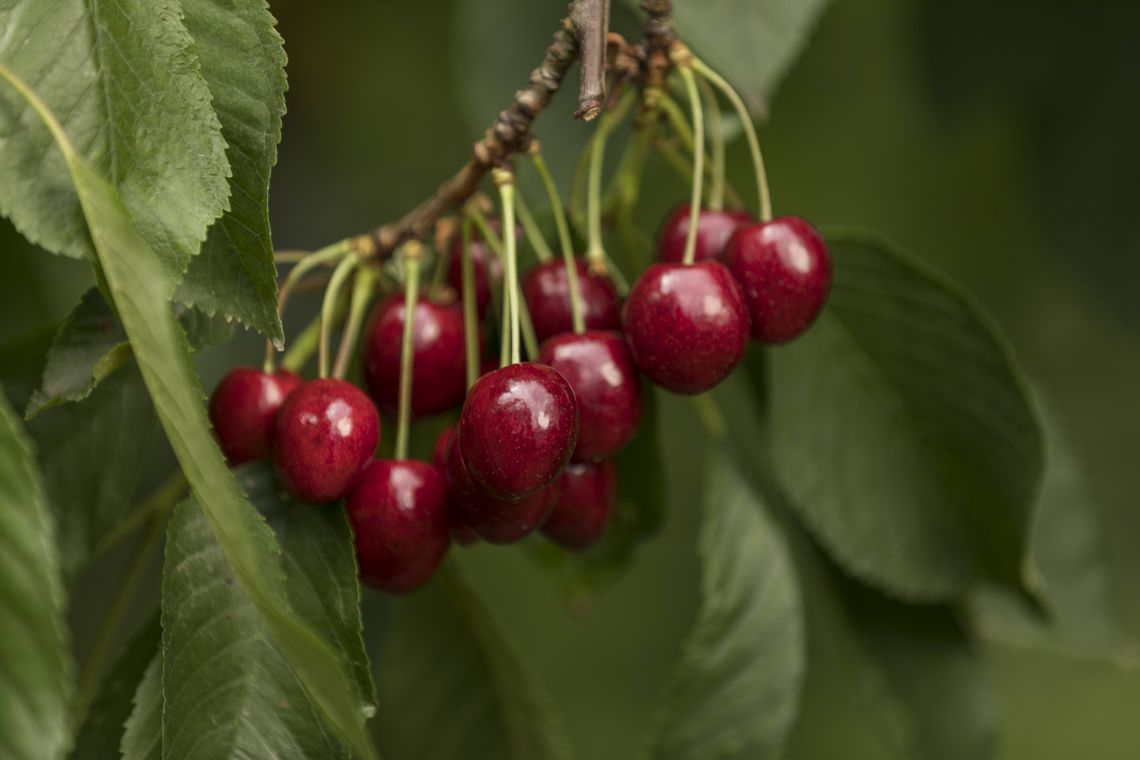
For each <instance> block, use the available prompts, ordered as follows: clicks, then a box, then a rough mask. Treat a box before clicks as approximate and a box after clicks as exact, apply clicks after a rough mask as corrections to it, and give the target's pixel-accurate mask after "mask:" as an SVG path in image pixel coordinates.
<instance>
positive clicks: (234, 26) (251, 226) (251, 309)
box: [177, 0, 285, 342]
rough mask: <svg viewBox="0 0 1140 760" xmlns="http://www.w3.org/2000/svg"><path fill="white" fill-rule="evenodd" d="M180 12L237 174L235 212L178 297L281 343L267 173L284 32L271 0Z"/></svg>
mask: <svg viewBox="0 0 1140 760" xmlns="http://www.w3.org/2000/svg"><path fill="white" fill-rule="evenodd" d="M182 10H183V13H184V14H185V21H186V29H187V30H188V31H189V32H190V36H191V37H193V38H194V50H195V52H196V53H197V54H198V59H199V60H200V61H201V63H202V75H203V76H204V77H205V79H206V83H207V84H208V85H209V87H210V94H211V95H212V96H213V104H214V108H215V110H216V111H217V114H218V118H219V119H220V120H221V122H222V136H223V137H225V140H226V144H227V146H228V147H227V149H226V156H227V158H228V159H229V162H230V167H231V168H232V170H233V176H232V177H231V178H230V190H231V192H230V209H229V210H228V211H227V212H226V213H225V215H223V216H222V218H221V219H219V220H218V221H217V222H215V223H214V225H213V227H211V228H210V232H209V234H208V236H207V237H206V242H205V243H204V244H203V245H202V252H201V253H200V254H199V256H198V257H197V258H196V259H194V261H193V262H191V264H190V269H189V271H187V273H186V277H185V278H184V279H183V281H182V284H181V285H180V287H179V290H178V294H177V297H178V299H179V300H180V301H183V302H185V303H191V304H194V305H195V306H198V307H199V308H201V309H203V310H205V311H206V312H207V313H210V314H214V313H220V314H223V315H225V316H226V317H228V318H232V319H236V320H238V321H240V322H241V323H243V324H245V325H247V326H249V327H252V328H254V329H256V330H258V331H259V332H261V333H264V334H265V335H267V336H269V337H270V338H272V339H273V340H275V341H278V342H281V341H284V339H285V336H284V333H283V332H282V328H281V320H280V318H279V316H278V314H277V267H276V265H275V264H274V262H273V243H272V241H271V239H270V234H269V173H270V171H271V170H272V168H273V165H274V164H275V163H277V143H278V142H280V140H281V117H282V115H283V114H284V113H285V51H284V49H283V48H282V46H281V45H282V42H281V37H280V35H278V34H277V31H276V29H274V19H273V16H272V15H271V14H270V13H269V11H268V9H267V8H266V5H265V2H264V0H183V2H182ZM235 50H240V51H241V55H240V56H235V55H234V51H235Z"/></svg>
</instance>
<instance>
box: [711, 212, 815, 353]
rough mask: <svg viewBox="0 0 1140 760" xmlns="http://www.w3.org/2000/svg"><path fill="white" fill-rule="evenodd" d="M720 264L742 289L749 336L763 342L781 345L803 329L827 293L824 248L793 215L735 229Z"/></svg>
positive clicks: (801, 220) (812, 317)
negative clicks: (729, 272) (748, 322)
mask: <svg viewBox="0 0 1140 760" xmlns="http://www.w3.org/2000/svg"><path fill="white" fill-rule="evenodd" d="M725 261H726V263H727V264H728V267H729V269H731V270H732V274H733V276H734V277H736V279H737V280H738V281H739V282H740V285H741V287H742V288H743V289H744V298H745V300H746V301H747V302H748V310H749V312H751V314H752V337H753V338H755V339H756V340H759V341H763V342H764V343H784V342H786V341H789V340H791V339H792V338H795V337H796V336H797V335H799V334H800V333H802V332H803V331H804V330H806V329H807V328H808V326H809V325H811V323H812V322H813V321H815V318H816V317H817V316H819V312H820V311H821V310H822V309H823V304H824V301H826V300H827V292H828V290H830V288H831V259H830V258H829V257H828V255H827V246H826V245H825V244H824V242H823V238H822V237H820V235H819V233H818V232H817V231H816V229H815V227H812V226H811V224H809V223H808V222H807V221H805V220H803V219H801V218H799V217H798V216H780V217H776V218H775V219H773V220H772V221H770V222H766V223H764V224H750V225H748V226H746V227H741V228H740V229H739V230H737V231H736V234H735V235H733V236H732V239H731V240H729V242H728V250H727V253H726V256H725Z"/></svg>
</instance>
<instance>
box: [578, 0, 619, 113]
mask: <svg viewBox="0 0 1140 760" xmlns="http://www.w3.org/2000/svg"><path fill="white" fill-rule="evenodd" d="M570 24H571V25H572V26H573V27H574V35H575V36H576V37H577V38H578V44H579V46H580V48H581V63H580V64H579V71H580V76H581V83H580V84H579V86H578V110H577V111H576V112H575V113H574V117H575V118H578V119H582V120H583V121H590V120H591V119H593V118H594V117H596V116H597V115H598V114H599V113H600V112H601V110H602V103H603V102H604V101H605V99H606V36H607V34H608V33H609V25H610V2H609V0H585V2H580V3H574V4H573V5H571V6H570Z"/></svg>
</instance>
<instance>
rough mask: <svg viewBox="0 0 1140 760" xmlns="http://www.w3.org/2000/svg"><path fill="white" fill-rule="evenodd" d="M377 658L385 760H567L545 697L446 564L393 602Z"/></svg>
mask: <svg viewBox="0 0 1140 760" xmlns="http://www.w3.org/2000/svg"><path fill="white" fill-rule="evenodd" d="M377 661H378V662H380V663H382V665H381V666H380V667H379V668H378V670H377V673H376V677H377V682H378V686H379V692H380V703H381V706H382V707H384V708H386V709H381V710H380V712H379V714H378V715H377V718H376V723H375V725H374V732H375V735H376V740H377V742H379V744H380V747H381V751H382V753H383V755H384V757H385V758H386V760H482V759H483V758H496V760H532V759H534V758H542V759H543V760H564V759H565V758H569V757H570V747H569V740H568V739H567V738H566V734H565V732H564V731H563V729H562V726H561V725H560V723H559V722H558V719H557V716H556V715H555V713H554V708H553V706H552V704H551V699H550V697H549V695H548V694H547V693H546V691H545V689H544V688H543V687H542V686H541V684H540V683H539V682H538V681H537V680H536V679H535V677H534V675H533V674H532V673H531V671H530V670H529V668H528V667H527V666H526V665H525V664H524V663H523V662H522V661H520V660H519V659H518V656H517V655H516V654H515V653H514V651H513V650H512V649H511V647H510V646H509V645H508V643H507V641H506V640H505V638H504V636H503V634H502V632H501V631H500V630H499V629H498V627H497V626H496V625H495V624H494V621H493V620H492V618H491V617H490V613H489V612H488V611H487V610H486V609H485V608H484V607H483V605H482V604H480V602H479V600H478V599H477V598H476V596H475V594H474V593H473V592H472V591H471V590H470V589H469V588H468V587H467V585H466V583H465V582H464V581H463V579H462V577H461V576H460V574H459V572H458V570H457V568H456V567H455V566H454V564H453V563H451V564H448V565H445V566H444V567H443V568H442V569H441V570H440V572H439V574H438V575H437V578H436V581H435V582H433V583H431V584H429V585H428V586H426V587H425V588H423V589H422V590H420V591H417V592H416V593H415V594H412V595H410V596H408V597H406V598H403V599H400V600H398V601H397V602H396V603H395V604H394V605H393V607H392V617H391V620H390V622H389V624H388V626H387V628H386V630H385V635H384V638H383V640H382V641H381V642H380V652H379V654H378V656H377Z"/></svg>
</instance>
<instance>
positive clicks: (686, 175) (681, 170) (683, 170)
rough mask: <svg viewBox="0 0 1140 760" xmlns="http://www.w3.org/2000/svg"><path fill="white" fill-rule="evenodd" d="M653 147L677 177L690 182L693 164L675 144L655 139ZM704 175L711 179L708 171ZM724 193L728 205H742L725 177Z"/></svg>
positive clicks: (742, 201)
mask: <svg viewBox="0 0 1140 760" xmlns="http://www.w3.org/2000/svg"><path fill="white" fill-rule="evenodd" d="M653 149H654V150H655V151H657V155H659V156H661V158H663V159H665V163H667V164H669V168H671V169H672V170H673V171H674V172H675V173H676V174H677V176H678V177H680V178H681V179H682V180H684V181H685V183H686V184H688V183H689V182H692V180H693V165H692V163H691V162H690V161H689V160H688V159H686V158H685V157H684V156H683V155H681V151H680V150H679V149H678V148H677V146H676V145H673V144H671V143H670V142H668V141H662V140H657V141H655V142H654V143H653ZM705 176H706V177H708V178H709V179H711V177H710V176H709V173H708V172H705ZM724 193H725V197H726V199H727V200H728V203H729V205H731V206H733V207H735V208H740V207H743V206H744V200H743V199H742V198H741V197H740V193H738V192H736V188H734V187H733V186H732V183H731V182H729V181H728V180H727V179H726V180H725V183H724Z"/></svg>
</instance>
